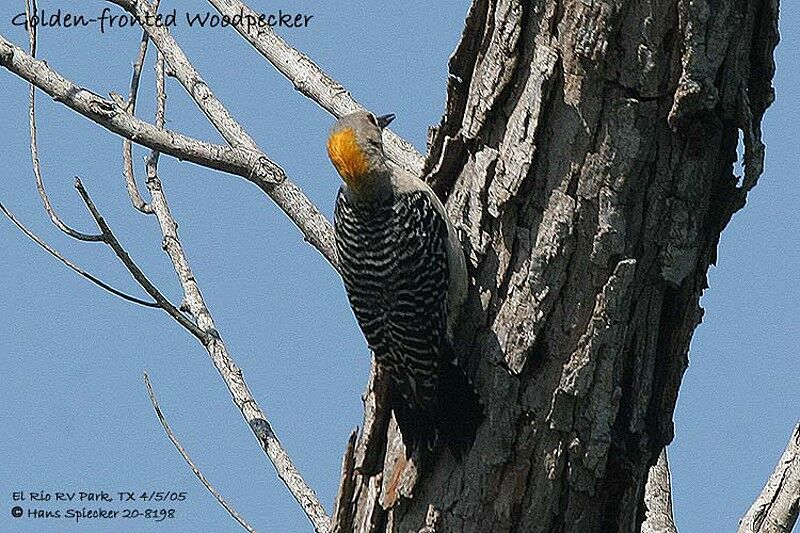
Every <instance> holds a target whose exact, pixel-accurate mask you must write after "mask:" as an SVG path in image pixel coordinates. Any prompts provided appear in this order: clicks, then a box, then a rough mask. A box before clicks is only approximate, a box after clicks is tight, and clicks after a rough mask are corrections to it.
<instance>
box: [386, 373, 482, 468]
mask: <svg viewBox="0 0 800 533" xmlns="http://www.w3.org/2000/svg"><path fill="white" fill-rule="evenodd" d="M446 359H447V360H446V361H443V362H442V364H441V366H440V367H439V377H438V383H437V385H436V399H435V401H434V402H432V405H430V406H428V407H427V408H424V409H413V408H411V407H410V406H409V405H408V401H407V400H405V399H404V398H403V396H402V395H401V394H400V391H399V389H398V387H397V385H396V384H395V383H393V382H391V380H390V385H389V386H390V391H389V398H390V402H391V406H392V410H393V411H394V416H395V419H396V420H397V425H398V426H399V428H400V433H401V434H402V436H403V444H404V445H405V447H406V455H407V456H408V457H410V456H411V455H412V454H413V453H414V451H415V450H417V449H420V450H421V451H423V452H429V451H432V450H433V447H434V445H435V443H436V437H437V435H438V438H439V440H440V441H442V442H444V443H445V444H446V445H447V447H448V448H449V450H450V453H451V454H452V455H453V456H454V457H455V458H456V459H457V460H459V461H460V460H461V458H462V457H463V455H464V454H465V453H466V452H467V451H468V450H469V448H470V447H471V446H472V443H473V442H474V441H475V434H476V432H477V430H478V426H479V425H480V423H481V421H482V420H483V416H484V414H483V405H482V404H481V401H480V398H479V396H478V393H477V392H476V391H475V387H474V386H473V384H472V383H471V382H470V380H469V378H468V377H467V375H466V373H465V372H464V371H463V370H462V369H461V368H460V367H459V366H458V365H456V364H455V363H453V362H452V360H451V358H446Z"/></svg>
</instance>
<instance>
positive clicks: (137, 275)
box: [75, 177, 208, 341]
mask: <svg viewBox="0 0 800 533" xmlns="http://www.w3.org/2000/svg"><path fill="white" fill-rule="evenodd" d="M75 188H76V189H77V190H78V193H79V194H80V195H81V198H82V199H83V202H84V203H85V204H86V208H87V209H88V210H89V212H90V213H91V214H92V218H94V220H95V222H96V223H97V227H98V228H100V231H101V233H102V237H103V242H104V243H106V244H107V245H108V246H109V247H110V248H111V249H112V250H113V251H114V254H115V255H116V256H117V258H119V260H120V261H121V262H122V264H123V265H124V266H125V268H126V269H128V272H130V274H131V276H133V279H135V280H136V282H137V283H138V284H139V285H140V286H141V287H142V288H143V289H144V290H145V292H147V294H149V295H150V296H151V297H152V298H153V300H155V301H156V303H157V304H158V306H159V307H160V308H161V309H163V310H164V311H166V312H167V314H169V315H170V316H171V317H172V318H174V319H175V321H176V322H178V324H180V325H181V326H183V327H184V328H185V329H186V330H187V331H188V332H189V333H191V334H192V335H194V336H195V337H197V338H198V339H200V340H201V341H204V340H205V339H206V337H207V336H208V334H207V333H206V332H205V331H203V330H202V329H200V328H198V327H197V326H196V325H195V324H194V323H193V322H192V321H191V320H189V319H188V318H186V316H185V315H184V314H183V313H182V312H181V311H180V310H179V309H178V308H177V307H175V306H174V305H172V303H170V301H169V300H167V299H166V297H164V295H163V294H161V291H159V290H158V288H156V286H155V285H153V283H152V282H151V281H150V280H149V279H148V277H147V276H146V275H145V273H144V272H143V271H142V269H141V268H139V265H137V264H136V262H135V261H134V260H133V259H131V257H130V255H128V252H127V251H125V249H124V248H123V247H122V245H121V244H120V243H119V241H118V240H117V237H116V236H115V235H114V232H112V231H111V228H110V227H109V225H108V224H107V223H106V221H105V219H104V218H103V216H102V215H101V214H100V211H99V210H98V209H97V206H95V205H94V202H93V201H92V199H91V197H90V196H89V193H87V192H86V188H85V187H84V186H83V183H82V182H81V180H80V178H77V177H76V178H75Z"/></svg>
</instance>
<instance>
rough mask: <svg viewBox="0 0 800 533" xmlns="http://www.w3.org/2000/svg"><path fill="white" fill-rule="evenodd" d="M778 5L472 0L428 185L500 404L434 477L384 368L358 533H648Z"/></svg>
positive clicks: (355, 479) (374, 383)
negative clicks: (658, 472)
mask: <svg viewBox="0 0 800 533" xmlns="http://www.w3.org/2000/svg"><path fill="white" fill-rule="evenodd" d="M777 17H778V1H777V0H754V1H747V0H528V1H523V0H516V1H515V0H474V1H473V4H472V6H471V8H470V11H469V14H468V18H467V23H466V28H465V30H464V33H463V36H462V38H461V42H460V44H459V46H458V48H457V50H456V51H455V53H454V55H453V57H452V58H451V61H450V78H449V84H448V95H447V107H446V114H445V116H444V117H443V119H442V122H441V124H440V125H439V127H438V128H436V129H435V130H433V131H432V132H431V133H432V135H431V141H430V146H429V156H428V159H427V162H426V166H425V176H426V178H427V179H428V180H429V181H430V182H431V183H432V184H433V185H434V187H435V188H436V190H437V192H438V193H440V194H441V196H442V197H443V198H447V200H448V201H447V206H448V211H449V213H450V214H451V216H452V218H453V220H454V221H455V222H456V223H457V224H458V226H459V227H460V230H461V232H462V239H463V242H464V246H465V251H466V254H467V257H468V263H469V268H470V273H471V276H472V279H473V283H472V286H471V291H470V298H469V302H468V306H467V310H466V311H465V313H464V317H463V320H462V323H463V328H462V331H461V332H460V347H459V348H460V349H462V350H463V352H464V353H466V354H469V361H470V365H471V369H472V371H473V372H474V375H475V379H476V383H477V385H478V387H479V390H480V393H481V395H482V397H483V398H484V400H485V402H486V405H487V410H488V416H487V418H486V421H485V423H484V424H483V426H482V427H481V429H480V431H479V434H478V437H477V440H476V443H475V446H474V447H473V449H472V451H471V453H470V454H469V455H468V456H467V457H466V458H465V460H464V462H463V464H462V465H459V464H456V463H455V462H454V461H453V459H452V458H450V456H449V455H448V454H447V452H446V451H441V452H440V453H439V454H438V455H437V456H436V457H435V459H434V460H433V461H432V464H430V465H427V466H426V467H425V474H424V475H422V476H420V479H417V480H416V482H415V481H414V479H415V475H416V474H415V473H414V470H413V468H412V467H411V466H412V465H410V464H407V463H406V462H405V461H404V460H403V458H402V453H401V452H400V450H399V447H400V446H401V444H400V440H399V439H398V438H397V435H396V429H395V428H394V426H393V424H390V425H389V426H388V427H389V430H388V438H387V431H386V427H387V425H386V424H387V422H386V413H385V412H383V411H382V410H381V409H380V402H379V401H378V402H376V395H379V391H380V390H381V387H380V379H379V376H378V377H375V376H373V377H374V379H373V380H371V384H370V388H369V390H368V393H367V396H366V404H367V410H366V413H367V414H366V417H365V429H364V430H363V431H362V433H361V435H360V436H359V438H358V439H357V441H356V440H353V439H351V442H350V445H349V446H348V452H347V454H346V457H345V460H344V464H343V476H342V477H343V479H342V486H341V490H340V495H339V498H338V501H337V510H336V513H335V516H336V522H337V523H336V528H337V529H338V530H339V531H358V532H371V531H375V532H382V531H396V532H402V533H407V532H409V531H413V532H417V531H426V532H431V531H436V532H444V531H447V532H450V531H453V532H455V531H458V532H480V533H490V532H498V533H499V532H511V531H515V532H516V531H531V532H564V533H566V532H575V533H591V532H610V531H619V532H635V531H638V530H639V528H640V524H641V522H642V521H643V520H644V517H645V514H646V508H645V504H644V501H645V500H644V488H645V483H646V478H647V472H648V469H649V467H650V466H651V465H653V464H654V463H655V462H656V460H657V459H658V457H659V454H660V452H661V451H662V449H663V448H664V446H665V445H666V444H668V443H669V442H670V441H671V439H672V437H673V424H672V414H673V409H674V406H675V400H676V397H677V392H678V387H679V386H680V383H681V378H682V375H683V372H684V370H685V369H686V366H687V350H688V347H689V340H690V339H691V336H692V333H693V331H694V329H695V327H696V326H697V325H698V324H699V322H700V320H701V317H702V309H701V308H700V306H699V298H700V295H701V293H702V291H703V289H705V288H706V272H707V269H708V267H709V265H710V264H712V263H713V262H714V260H715V254H716V247H717V243H718V240H719V236H720V232H721V231H722V230H723V228H724V227H725V225H726V224H727V222H728V221H729V220H730V217H731V216H732V215H733V213H734V212H736V211H737V210H738V209H740V208H741V207H742V206H743V205H744V203H745V200H746V196H747V193H748V191H749V190H750V189H751V188H752V187H753V186H754V185H755V184H756V181H757V179H758V177H759V175H760V174H761V172H762V169H763V160H764V147H763V144H762V143H761V140H760V138H761V133H760V123H761V118H762V115H763V113H764V111H765V110H766V108H767V107H768V106H769V104H770V103H771V102H772V99H773V90H772V86H771V80H772V76H773V72H774V64H773V59H772V57H773V56H772V54H773V50H774V47H775V45H776V44H777V40H778V33H777ZM740 136H741V139H742V142H743V145H744V169H745V170H744V176H741V177H739V176H736V175H734V167H733V163H734V162H735V161H736V159H737V142H738V140H739V138H740ZM376 405H377V408H376ZM384 448H385V449H386V454H385V455H386V460H385V461H384V462H381V458H382V457H383V455H384V454H383V453H382V452H383V450H384ZM376 457H377V458H378V459H376Z"/></svg>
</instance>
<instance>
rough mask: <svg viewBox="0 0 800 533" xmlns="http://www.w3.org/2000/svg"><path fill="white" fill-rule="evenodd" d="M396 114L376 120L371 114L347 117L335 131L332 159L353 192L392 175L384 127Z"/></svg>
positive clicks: (330, 151) (330, 141) (330, 143)
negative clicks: (388, 163) (385, 146)
mask: <svg viewBox="0 0 800 533" xmlns="http://www.w3.org/2000/svg"><path fill="white" fill-rule="evenodd" d="M392 120H394V115H383V116H380V117H376V116H375V115H373V114H372V113H370V112H368V111H358V112H356V113H351V114H349V115H345V116H343V117H342V118H340V119H339V120H337V121H336V123H335V124H334V125H333V127H332V128H331V132H330V135H329V136H328V157H329V158H330V160H331V163H333V166H334V167H336V171H337V172H338V173H339V175H340V176H341V177H342V179H343V180H344V182H345V183H346V184H347V186H348V187H349V188H350V189H353V190H355V191H359V190H360V189H365V188H369V187H370V186H371V185H374V183H371V182H373V181H374V180H376V179H378V178H379V177H381V176H384V175H386V174H387V172H388V167H387V166H386V156H385V155H384V153H383V140H382V139H381V134H382V133H383V128H385V127H386V126H388V125H389V123H390V122H391V121H392Z"/></svg>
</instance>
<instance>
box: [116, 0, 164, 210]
mask: <svg viewBox="0 0 800 533" xmlns="http://www.w3.org/2000/svg"><path fill="white" fill-rule="evenodd" d="M159 1H160V0H156V5H158V2H159ZM149 41H150V39H149V38H148V37H147V32H146V31H142V40H141V42H140V44H139V53H138V55H137V57H136V61H134V63H133V74H132V75H131V88H130V91H129V92H128V109H127V111H128V113H130V114H131V115H134V114H135V113H136V97H137V94H138V93H139V80H140V79H141V77H142V68H143V66H144V59H145V56H146V55H147V43H148V42H149ZM156 127H158V126H156ZM122 164H123V173H124V174H125V185H126V187H127V189H128V195H129V196H130V197H131V202H132V203H133V206H134V207H135V208H136V209H138V210H139V211H141V212H142V213H145V214H151V213H152V212H153V206H151V205H150V204H148V203H147V202H145V201H144V199H142V195H141V194H139V188H138V187H137V186H136V174H135V172H134V170H133V144H132V143H131V141H130V140H129V139H123V140H122Z"/></svg>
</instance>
